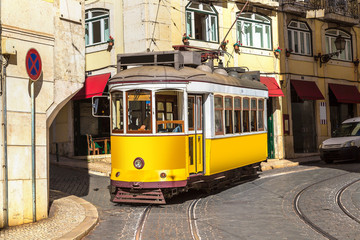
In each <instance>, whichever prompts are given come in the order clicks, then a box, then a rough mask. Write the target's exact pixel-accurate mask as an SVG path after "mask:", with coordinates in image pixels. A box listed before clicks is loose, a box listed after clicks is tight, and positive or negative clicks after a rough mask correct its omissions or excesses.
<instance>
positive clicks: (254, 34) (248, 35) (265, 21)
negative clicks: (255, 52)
mask: <svg viewBox="0 0 360 240" xmlns="http://www.w3.org/2000/svg"><path fill="white" fill-rule="evenodd" d="M237 35H238V36H237V37H238V41H240V42H241V43H242V46H245V47H253V48H262V49H269V50H270V49H271V22H270V19H269V18H267V17H264V16H261V15H259V14H256V13H242V14H241V15H240V17H239V18H238V21H237Z"/></svg>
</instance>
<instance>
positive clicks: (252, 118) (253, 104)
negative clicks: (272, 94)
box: [250, 98, 257, 132]
mask: <svg viewBox="0 0 360 240" xmlns="http://www.w3.org/2000/svg"><path fill="white" fill-rule="evenodd" d="M256 102H257V100H256V98H252V99H251V115H250V126H251V131H252V132H253V131H257V119H256V112H257V104H256Z"/></svg>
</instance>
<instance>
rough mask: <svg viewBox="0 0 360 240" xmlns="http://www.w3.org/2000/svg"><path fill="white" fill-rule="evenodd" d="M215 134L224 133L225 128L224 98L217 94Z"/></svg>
mask: <svg viewBox="0 0 360 240" xmlns="http://www.w3.org/2000/svg"><path fill="white" fill-rule="evenodd" d="M214 105H215V134H216V135H219V134H224V130H223V98H222V96H215V98H214Z"/></svg>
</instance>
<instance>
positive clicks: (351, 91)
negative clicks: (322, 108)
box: [329, 83, 360, 103]
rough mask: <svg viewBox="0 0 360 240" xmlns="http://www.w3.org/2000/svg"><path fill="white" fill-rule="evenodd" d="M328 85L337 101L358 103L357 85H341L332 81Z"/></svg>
mask: <svg viewBox="0 0 360 240" xmlns="http://www.w3.org/2000/svg"><path fill="white" fill-rule="evenodd" d="M329 87H330V89H331V91H332V92H333V93H334V95H335V97H336V99H337V101H338V102H341V103H360V93H359V91H358V89H357V87H355V86H352V85H341V84H333V83H329Z"/></svg>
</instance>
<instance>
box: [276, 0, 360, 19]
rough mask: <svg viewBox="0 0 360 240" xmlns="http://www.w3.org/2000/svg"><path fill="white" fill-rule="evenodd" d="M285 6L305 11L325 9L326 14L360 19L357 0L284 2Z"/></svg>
mask: <svg viewBox="0 0 360 240" xmlns="http://www.w3.org/2000/svg"><path fill="white" fill-rule="evenodd" d="M281 2H282V3H283V4H293V5H297V6H300V5H301V6H303V7H304V10H319V9H324V10H325V13H334V14H338V15H342V16H345V17H350V18H354V19H359V5H358V2H357V0H282V1H281Z"/></svg>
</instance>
